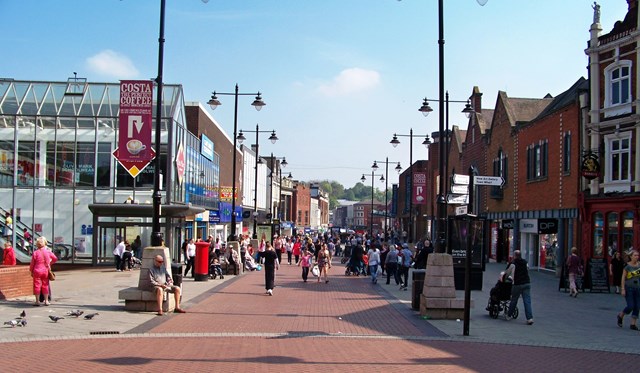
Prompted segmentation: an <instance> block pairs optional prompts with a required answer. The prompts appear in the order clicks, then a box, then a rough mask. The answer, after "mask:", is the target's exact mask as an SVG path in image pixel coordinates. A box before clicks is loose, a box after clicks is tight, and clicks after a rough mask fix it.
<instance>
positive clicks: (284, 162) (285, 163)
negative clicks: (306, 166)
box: [280, 158, 289, 167]
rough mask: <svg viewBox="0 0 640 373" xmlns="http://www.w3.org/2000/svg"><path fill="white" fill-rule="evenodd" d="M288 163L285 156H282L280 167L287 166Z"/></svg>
mask: <svg viewBox="0 0 640 373" xmlns="http://www.w3.org/2000/svg"><path fill="white" fill-rule="evenodd" d="M288 164H289V163H288V162H287V158H282V162H280V165H281V166H282V167H287V165H288Z"/></svg>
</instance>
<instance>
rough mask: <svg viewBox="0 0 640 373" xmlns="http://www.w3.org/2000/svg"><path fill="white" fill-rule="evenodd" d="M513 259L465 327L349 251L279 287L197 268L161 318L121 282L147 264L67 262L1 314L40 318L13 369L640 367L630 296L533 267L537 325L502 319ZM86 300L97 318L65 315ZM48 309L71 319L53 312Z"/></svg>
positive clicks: (21, 340)
mask: <svg viewBox="0 0 640 373" xmlns="http://www.w3.org/2000/svg"><path fill="white" fill-rule="evenodd" d="M502 267H503V265H501V264H490V265H488V267H487V271H486V272H485V279H484V286H483V290H482V291H481V292H480V291H474V292H473V293H472V295H473V298H474V301H475V307H474V309H473V310H472V319H471V324H470V325H471V327H470V331H471V333H470V334H471V335H470V336H466V337H465V336H462V322H459V321H456V320H424V319H422V318H420V317H419V314H418V313H417V312H416V311H413V310H411V308H410V306H411V304H410V296H411V289H409V291H401V290H399V289H398V288H397V287H396V286H395V285H386V284H385V280H383V279H379V281H378V284H377V285H373V284H372V283H371V281H370V279H369V278H363V277H355V276H345V275H344V270H343V266H342V265H340V264H338V260H337V259H336V260H334V266H333V268H332V270H331V274H330V278H329V283H324V282H321V283H318V282H316V279H315V278H313V277H311V278H310V279H309V282H307V283H304V282H302V280H301V278H300V268H299V267H296V266H289V265H286V264H285V265H282V266H281V269H280V271H278V273H277V276H276V277H277V278H276V285H277V286H276V288H275V290H274V295H273V296H269V295H267V294H265V289H264V274H263V272H250V273H245V274H243V275H240V276H235V277H234V276H225V280H223V281H219V280H218V281H216V280H212V281H208V282H194V281H193V280H192V279H185V282H184V285H183V287H184V298H183V299H184V301H183V305H184V308H186V309H187V312H188V313H186V314H171V315H168V316H162V317H160V316H155V314H153V313H128V312H125V311H123V304H122V303H120V302H119V301H118V300H117V290H119V289H120V288H123V287H126V286H133V285H135V284H136V283H137V278H138V272H136V271H133V272H124V273H123V272H114V271H110V270H107V269H106V268H99V269H95V268H92V269H83V270H74V271H68V272H59V275H58V278H59V280H56V282H55V283H54V284H53V289H54V290H53V291H54V296H56V298H55V299H54V303H53V304H52V305H51V306H50V307H31V306H30V302H32V299H31V298H24V299H13V300H8V301H3V302H2V304H1V305H0V316H1V317H4V318H5V319H7V320H9V319H11V318H12V317H16V316H17V315H18V314H19V313H20V311H21V310H22V309H25V310H26V312H27V319H28V320H29V324H28V326H27V327H23V328H20V327H15V328H11V327H9V326H5V327H4V328H2V329H0V342H1V344H0V346H1V348H2V350H3V353H4V354H5V356H8V357H10V358H6V359H4V360H5V361H4V362H3V371H17V372H19V371H32V370H36V369H41V368H42V367H46V368H47V370H48V371H51V372H69V371H76V372H88V371H93V372H103V371H137V372H151V371H178V372H191V371H211V372H223V371H224V372H229V371H233V372H253V371H262V372H288V371H291V372H294V371H295V372H317V371H324V372H333V371H339V370H340V371H348V372H365V371H367V372H369V371H386V370H393V371H405V372H418V371H425V369H429V370H432V369H433V370H434V371H437V372H488V371H492V372H496V371H497V372H502V371H505V372H506V371H518V372H523V371H524V372H528V371H532V372H533V371H536V372H544V371H549V372H598V371H600V372H602V371H630V370H631V369H632V367H635V366H638V364H640V355H639V354H638V353H637V346H638V341H639V340H640V339H639V338H640V335H639V334H638V332H633V331H631V330H629V329H628V320H625V328H624V329H620V328H618V327H617V326H616V325H615V312H617V310H618V309H619V308H620V307H621V306H622V305H623V304H624V301H623V299H622V298H621V297H620V296H617V295H615V294H580V296H579V297H578V298H577V299H573V298H570V297H569V296H568V295H566V294H565V293H564V292H559V291H558V289H557V281H556V280H557V279H556V278H555V276H553V275H552V274H546V273H537V272H532V283H533V292H532V294H533V307H534V315H535V316H534V317H535V320H536V321H535V324H534V325H533V326H527V325H526V324H525V322H524V320H523V319H522V317H521V318H519V319H517V320H511V321H506V320H504V319H502V318H499V319H496V320H494V319H491V318H490V317H489V316H488V313H487V312H486V311H485V310H484V307H485V306H486V301H487V297H488V292H489V290H490V288H491V286H493V283H494V282H495V281H494V280H495V279H496V278H497V273H498V272H499V271H500V270H501V269H502ZM89 279H94V280H92V281H88V280H89ZM95 280H98V281H95ZM392 284H393V281H392ZM554 287H555V288H554ZM459 294H460V296H462V292H459ZM520 306H521V304H520ZM78 308H80V309H84V310H86V311H87V312H88V311H97V312H99V315H97V316H96V317H95V319H94V320H84V319H82V317H80V318H78V319H75V318H73V317H69V316H66V312H68V311H69V310H72V309H78ZM48 315H57V316H62V317H65V319H61V320H59V321H58V322H56V323H54V322H53V321H51V320H50V319H49V318H48V317H47V316H48ZM599 340H600V341H601V343H598V341H599ZM583 342H584V343H583Z"/></svg>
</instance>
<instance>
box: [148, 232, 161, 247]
mask: <svg viewBox="0 0 640 373" xmlns="http://www.w3.org/2000/svg"><path fill="white" fill-rule="evenodd" d="M162 237H163V236H162V233H161V232H151V246H156V247H157V246H163V245H162V241H163V239H162Z"/></svg>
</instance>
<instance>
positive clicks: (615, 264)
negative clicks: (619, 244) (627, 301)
mask: <svg viewBox="0 0 640 373" xmlns="http://www.w3.org/2000/svg"><path fill="white" fill-rule="evenodd" d="M626 264H627V263H626V262H625V261H624V259H623V258H622V254H620V251H616V252H615V254H613V258H611V263H609V275H610V276H611V278H612V279H613V285H614V286H615V287H616V294H620V284H621V283H622V271H623V270H624V266H625V265H626Z"/></svg>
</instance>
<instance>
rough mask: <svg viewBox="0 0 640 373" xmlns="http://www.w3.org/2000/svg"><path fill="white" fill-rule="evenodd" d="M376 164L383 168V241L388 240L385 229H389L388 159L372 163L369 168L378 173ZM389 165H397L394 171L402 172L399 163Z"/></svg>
mask: <svg viewBox="0 0 640 373" xmlns="http://www.w3.org/2000/svg"><path fill="white" fill-rule="evenodd" d="M378 162H380V163H384V164H385V167H384V177H385V179H384V229H385V236H384V238H385V240H386V239H387V238H388V237H387V234H386V233H387V232H386V231H387V228H388V227H389V221H388V219H389V207H388V205H389V202H388V201H387V194H388V192H389V157H387V158H385V160H384V161H373V166H371V168H372V169H373V171H378ZM391 163H398V164H397V165H396V167H395V170H396V171H397V172H398V173H400V171H402V167H401V166H400V162H395V161H392V162H391Z"/></svg>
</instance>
